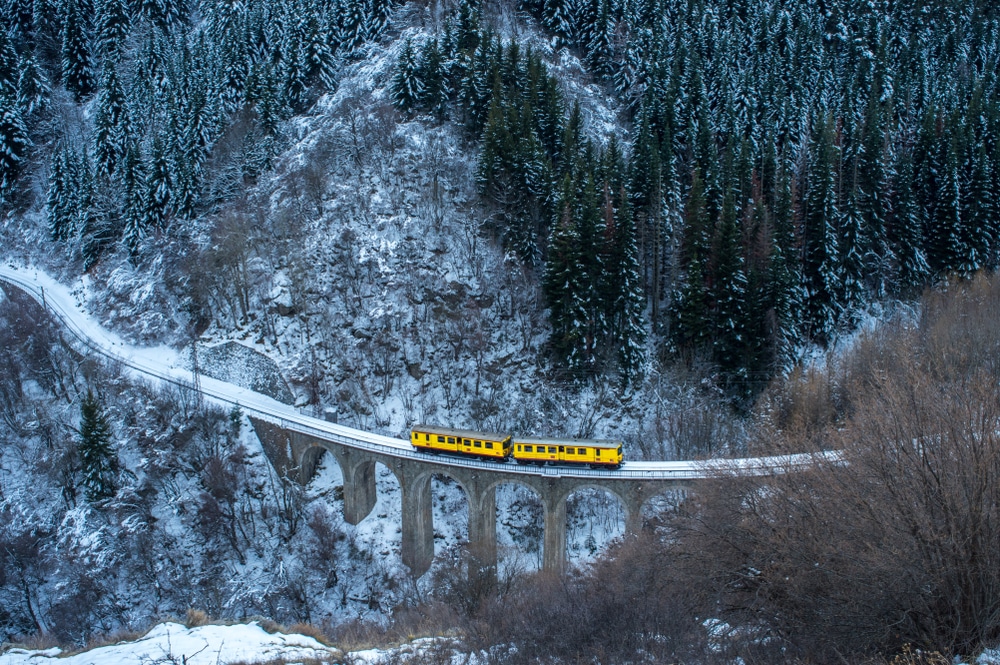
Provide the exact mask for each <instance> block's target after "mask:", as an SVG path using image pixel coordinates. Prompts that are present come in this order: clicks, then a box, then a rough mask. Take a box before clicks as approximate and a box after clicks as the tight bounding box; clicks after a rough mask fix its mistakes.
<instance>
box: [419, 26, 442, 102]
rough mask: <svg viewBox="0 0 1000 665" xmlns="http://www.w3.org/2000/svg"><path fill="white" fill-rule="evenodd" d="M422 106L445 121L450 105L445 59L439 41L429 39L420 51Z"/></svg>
mask: <svg viewBox="0 0 1000 665" xmlns="http://www.w3.org/2000/svg"><path fill="white" fill-rule="evenodd" d="M419 77H420V83H421V86H422V88H423V90H422V92H421V94H420V105H421V106H422V107H423V108H425V109H427V111H429V112H430V113H433V114H434V115H435V116H437V118H438V120H443V119H444V114H445V110H446V105H447V103H448V95H449V90H448V80H447V77H446V75H445V70H444V59H443V57H442V54H441V49H440V46H439V44H438V40H437V39H429V40H427V42H425V43H424V47H423V48H422V49H421V50H420V68H419Z"/></svg>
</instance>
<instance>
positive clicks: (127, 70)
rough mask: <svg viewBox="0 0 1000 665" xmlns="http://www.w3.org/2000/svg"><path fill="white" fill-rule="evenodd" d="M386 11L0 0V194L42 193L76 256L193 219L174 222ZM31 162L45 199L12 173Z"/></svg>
mask: <svg viewBox="0 0 1000 665" xmlns="http://www.w3.org/2000/svg"><path fill="white" fill-rule="evenodd" d="M390 10H391V5H390V3H389V0H363V1H362V0H359V1H358V2H353V1H352V2H341V1H340V0H281V1H280V2H270V1H269V2H261V1H258V0H248V1H244V0H236V1H232V2H214V1H207V0H206V1H205V2H198V3H196V2H190V3H189V2H186V1H185V0H131V1H130V0H96V2H94V1H92V0H8V1H5V2H4V3H3V5H2V7H0V19H2V20H3V22H4V27H5V29H4V30H0V141H2V143H3V145H2V149H0V175H2V182H0V196H2V201H3V203H4V204H5V205H6V206H14V207H18V208H21V209H28V208H30V207H31V206H33V205H44V207H45V211H46V218H47V221H48V225H49V232H50V235H51V238H52V240H53V241H56V242H59V243H63V244H64V245H65V251H66V253H67V254H69V255H71V256H73V257H74V258H78V259H80V260H82V264H83V267H84V269H89V268H90V267H91V266H93V265H94V264H95V263H96V262H97V261H98V260H99V259H100V258H101V256H102V255H104V254H105V253H107V252H108V251H110V250H117V249H124V250H126V251H128V252H130V253H131V254H132V256H133V258H135V257H136V256H137V254H138V253H139V252H140V250H141V248H142V246H143V243H144V241H145V240H146V239H147V238H148V237H163V236H164V235H167V236H174V237H176V236H183V235H184V234H185V233H190V231H189V229H188V228H186V225H185V222H187V221H190V220H193V219H195V218H197V217H198V216H200V215H203V214H205V213H207V212H211V211H213V210H215V209H217V208H218V206H219V205H220V204H221V203H223V202H225V201H226V200H227V199H229V198H231V197H232V196H233V195H234V194H235V193H236V192H237V191H238V189H239V188H240V187H241V186H243V185H245V184H246V183H248V182H252V181H253V179H254V178H256V177H257V176H258V175H259V174H260V173H262V172H263V171H264V170H266V169H267V168H268V167H269V165H270V160H271V159H272V157H273V156H274V155H275V154H276V151H277V149H278V145H279V143H280V142H279V141H278V139H279V138H280V136H279V134H280V128H279V125H280V122H281V121H282V120H284V119H286V118H289V117H290V116H292V115H293V114H295V113H299V112H302V111H304V110H306V109H307V108H308V107H309V106H310V105H311V104H312V103H313V102H314V101H315V99H316V98H317V96H318V95H319V94H320V93H322V92H324V91H326V90H329V89H331V88H332V87H333V86H334V85H335V80H336V73H337V70H338V68H339V66H340V63H341V62H342V61H343V59H344V58H345V57H349V56H350V55H352V54H353V53H355V51H356V50H357V49H358V48H359V47H361V46H362V45H363V44H364V43H365V42H366V40H369V39H371V38H374V37H377V36H379V35H380V34H382V32H383V31H384V30H385V28H386V26H387V24H388V21H389V17H390ZM84 107H85V108H88V109H89V110H90V114H89V117H86V116H82V115H81V114H80V113H79V109H80V108H84ZM32 147H34V148H35V150H34V151H32ZM46 161H47V162H48V163H47V165H46V166H47V168H38V163H39V162H41V163H42V164H45V162H46ZM33 166H34V167H35V169H34V170H35V171H36V172H42V173H47V181H48V186H47V197H46V200H44V201H35V200H32V193H31V192H30V191H29V190H28V189H27V188H18V186H17V183H18V178H22V183H23V182H24V181H25V180H27V179H28V177H29V174H30V172H31V171H32V167H33ZM42 177H44V176H42Z"/></svg>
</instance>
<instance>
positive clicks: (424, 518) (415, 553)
mask: <svg viewBox="0 0 1000 665" xmlns="http://www.w3.org/2000/svg"><path fill="white" fill-rule="evenodd" d="M0 282H4V283H7V284H11V285H13V286H14V287H16V288H18V289H21V290H23V291H24V293H26V294H28V295H29V296H31V297H32V298H34V299H35V300H36V301H38V302H39V303H40V304H41V305H42V307H44V308H45V309H46V310H47V311H48V312H50V313H51V314H52V315H53V316H55V317H56V319H57V320H59V321H60V322H61V323H62V324H63V325H64V326H65V328H66V330H67V332H68V333H69V335H71V336H72V337H75V338H76V339H77V340H78V341H79V343H80V345H81V349H88V350H89V351H90V352H93V353H96V354H98V355H100V356H103V357H106V358H110V359H112V360H114V361H116V362H118V363H120V364H121V365H122V366H123V367H127V368H129V369H130V370H132V371H134V372H137V373H139V374H141V375H143V376H146V377H152V378H154V379H156V380H159V381H161V382H163V383H164V384H175V385H180V386H183V387H185V388H186V389H193V390H197V391H198V392H199V393H200V394H201V395H202V396H203V397H205V398H208V399H210V400H213V401H214V402H216V403H218V404H223V405H230V406H233V405H235V406H239V407H241V408H242V409H244V410H245V412H246V413H247V415H248V417H249V418H250V421H251V423H252V424H253V427H254V429H255V431H256V433H257V436H258V438H259V439H260V441H261V443H262V444H263V447H264V451H265V453H266V454H267V456H268V457H269V459H270V461H271V463H272V464H273V465H274V468H275V469H276V470H277V471H278V472H279V473H281V474H283V475H284V476H286V477H288V478H291V479H293V480H296V481H298V482H301V483H305V482H308V480H309V479H310V478H311V477H312V476H313V474H314V473H315V471H316V467H317V464H318V463H319V460H320V458H321V457H322V456H323V453H324V452H326V451H329V452H330V454H331V455H332V456H333V458H334V459H336V460H337V463H338V464H339V465H340V469H341V472H342V474H343V478H344V488H343V489H344V519H345V520H346V521H347V522H348V523H350V524H357V523H358V522H360V521H361V520H363V519H364V518H365V516H367V515H368V513H370V512H371V510H372V508H373V507H374V505H375V500H376V498H377V497H376V487H375V465H376V464H377V463H378V464H383V465H385V466H386V467H388V468H389V469H390V470H391V471H392V473H393V474H394V475H395V476H396V479H397V480H398V481H399V485H400V488H401V490H402V504H403V505H402V508H403V510H402V521H403V523H402V537H403V540H402V558H403V563H405V564H406V565H407V566H408V567H409V568H410V572H411V573H412V574H413V575H414V576H415V577H419V576H421V575H423V574H424V573H425V572H427V570H428V568H430V565H431V562H432V560H433V558H434V528H433V526H434V525H433V516H432V511H431V499H432V496H431V491H430V490H431V479H432V478H433V476H435V475H442V476H446V477H448V478H451V479H452V480H454V481H455V482H457V483H458V484H459V485H461V487H462V489H463V490H465V496H466V498H467V500H468V504H469V544H470V551H471V552H472V553H473V554H474V555H475V556H476V557H477V558H478V559H479V561H480V562H481V563H482V564H485V565H495V563H496V488H497V487H498V486H499V485H502V484H507V483H513V484H519V485H522V486H524V487H528V488H529V489H531V490H533V491H534V492H535V493H536V494H537V495H538V496H539V498H540V499H541V503H542V506H543V508H544V514H545V534H544V540H543V548H544V549H543V568H544V569H545V570H549V571H556V572H557V571H562V570H563V568H564V567H565V560H566V501H567V499H568V498H569V496H570V495H571V494H572V493H573V492H575V491H577V490H580V489H584V488H598V489H601V490H605V491H607V492H610V493H611V494H613V495H614V496H616V497H618V500H619V501H620V503H621V505H622V507H623V509H624V512H625V530H626V533H629V532H631V533H635V532H636V531H638V529H639V528H640V527H641V524H642V507H643V505H644V504H645V503H646V502H647V501H648V500H649V499H650V498H652V497H654V496H658V495H661V494H665V493H667V492H670V491H673V490H678V489H687V488H689V487H691V486H692V484H694V483H696V482H698V481H700V480H702V481H703V480H704V479H707V478H718V477H719V473H720V472H723V473H726V474H730V473H734V474H737V475H775V474H782V473H789V472H794V471H796V470H800V469H808V468H813V467H814V465H815V463H816V461H817V459H818V458H819V459H825V460H826V461H833V462H837V463H842V462H843V459H842V456H841V453H840V452H838V451H828V452H825V453H800V454H796V455H784V456H777V457H756V458H745V459H734V460H712V461H708V462H631V461H630V462H627V463H626V464H625V466H624V467H623V468H622V469H620V470H617V471H608V470H595V469H585V468H566V467H545V468H537V467H522V466H518V465H515V464H498V463H496V462H485V461H481V460H476V459H460V458H456V457H444V456H441V457H434V456H429V455H426V454H424V453H418V452H416V451H415V450H414V449H413V448H412V446H410V444H409V442H408V441H403V440H399V439H393V438H391V437H386V436H381V435H378V434H374V433H371V432H364V431H361V430H356V429H352V428H348V427H344V426H340V425H336V424H334V423H328V422H326V421H323V420H319V419H316V418H310V417H308V416H304V415H302V414H301V413H299V412H298V411H297V410H296V409H295V408H294V407H291V406H289V405H287V404H282V403H280V402H277V401H275V400H273V399H271V398H269V397H267V396H265V395H261V394H259V393H256V392H253V391H251V390H248V389H245V388H242V387H240V386H235V385H233V384H230V383H226V382H224V381H219V380H216V379H212V378H210V377H203V376H198V375H197V374H194V373H192V371H191V370H190V369H188V368H186V367H185V366H183V363H182V362H179V359H178V358H176V357H171V353H166V354H165V353H164V351H163V349H162V348H139V347H134V346H131V345H128V344H125V343H123V341H122V340H120V339H119V338H117V337H116V336H115V335H114V334H112V333H110V332H108V331H106V330H104V329H103V328H102V327H100V326H98V325H95V323H94V322H93V321H92V320H91V319H90V318H89V317H88V316H87V315H86V314H84V313H83V312H82V311H81V310H80V308H79V306H78V304H77V303H76V298H75V297H74V295H73V293H72V292H71V291H70V290H69V289H68V288H66V287H64V286H63V285H60V284H59V283H57V282H55V281H54V280H52V279H51V278H49V277H48V276H47V275H44V273H41V272H40V271H38V270H34V269H30V270H29V269H27V268H19V267H15V266H8V265H4V264H2V263H0Z"/></svg>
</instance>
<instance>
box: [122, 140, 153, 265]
mask: <svg viewBox="0 0 1000 665" xmlns="http://www.w3.org/2000/svg"><path fill="white" fill-rule="evenodd" d="M119 171H120V180H121V186H122V198H123V204H124V205H123V209H122V226H123V229H122V239H123V241H124V242H125V246H126V247H127V248H128V251H129V255H130V256H132V257H135V256H137V255H138V252H139V246H140V244H141V243H142V239H143V238H144V237H145V235H146V229H145V196H144V194H145V191H144V185H145V173H144V172H143V168H142V162H141V161H140V155H139V146H138V145H137V144H136V143H135V142H134V141H131V142H129V144H128V147H127V148H126V150H125V156H124V159H123V160H122V166H121V169H120V170H119Z"/></svg>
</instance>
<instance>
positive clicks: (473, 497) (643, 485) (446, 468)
mask: <svg viewBox="0 0 1000 665" xmlns="http://www.w3.org/2000/svg"><path fill="white" fill-rule="evenodd" d="M250 421H251V423H252V424H253V427H254V430H255V431H256V433H257V436H258V438H259V439H260V441H261V443H262V444H263V446H264V450H265V452H266V453H267V455H268V457H269V458H270V460H271V463H272V464H273V465H274V467H275V468H276V469H277V470H278V472H279V473H282V474H284V475H285V476H286V477H289V478H291V479H292V480H295V481H298V482H300V483H303V484H304V483H306V482H308V481H309V479H310V478H312V476H313V474H314V473H315V471H316V466H317V464H318V462H319V460H320V458H321V457H322V455H323V453H324V452H329V453H330V454H331V455H332V456H333V458H334V459H336V460H337V463H338V464H339V465H340V470H341V473H342V474H343V478H344V520H345V521H346V522H348V523H349V524H357V523H358V522H360V521H361V520H363V519H364V518H365V517H366V516H367V515H368V514H369V513H370V512H371V510H372V508H373V507H374V506H375V500H376V498H377V497H376V489H375V464H376V463H380V464H383V465H385V466H386V467H388V468H389V469H390V470H391V471H392V473H393V474H394V475H395V476H396V479H397V480H398V481H399V486H400V489H401V492H402V508H403V510H402V515H403V524H402V558H403V563H404V564H406V566H407V567H409V569H410V572H411V573H412V574H413V576H414V577H419V576H421V575H423V574H424V573H425V572H427V569H428V568H430V565H431V561H432V560H433V558H434V528H433V517H432V514H431V499H432V496H431V491H430V485H431V478H432V477H433V476H435V475H442V476H447V477H448V478H451V479H452V480H454V481H455V482H457V483H458V484H459V485H460V486H461V487H462V489H463V490H464V491H465V496H466V499H467V500H468V504H469V550H470V552H472V553H473V554H474V555H475V556H476V557H477V559H478V560H479V562H480V563H481V564H482V565H486V566H495V565H496V556H497V539H496V526H497V525H496V488H497V486H499V485H501V484H505V483H515V484H520V485H523V486H525V487H528V488H530V489H532V490H533V491H534V492H535V493H536V494H537V495H538V497H539V498H540V499H541V503H542V507H543V509H544V515H545V535H544V540H543V551H542V555H543V559H542V561H543V563H542V567H543V569H544V570H548V571H553V572H561V571H562V570H563V568H564V566H565V561H566V501H567V499H568V498H569V496H570V495H571V494H572V493H573V492H575V491H577V490H579V489H584V488H599V489H602V490H606V491H608V492H610V493H611V494H613V495H615V496H616V497H618V499H619V501H620V502H621V505H622V507H623V508H624V511H625V531H626V533H635V532H636V531H638V529H639V528H641V526H642V507H643V504H645V502H646V501H647V500H648V499H650V498H652V497H654V496H657V495H660V494H664V493H666V492H668V491H671V490H676V489H684V488H687V487H689V484H690V483H691V480H690V479H665V478H655V477H649V478H647V477H642V476H637V477H636V476H633V477H629V476H626V475H624V474H623V473H622V472H621V471H618V472H607V471H605V472H601V471H591V470H589V469H580V470H574V469H566V468H556V467H545V468H535V467H521V466H515V465H513V464H497V463H496V462H478V461H476V462H470V461H466V460H462V463H461V464H456V460H455V458H454V457H447V456H441V457H438V456H432V455H427V454H424V453H413V454H412V455H407V456H400V455H399V454H396V453H395V451H393V450H391V449H389V450H386V451H384V452H383V451H378V450H370V449H359V448H357V447H354V446H352V445H351V443H350V442H340V441H337V440H335V437H331V436H324V435H323V433H322V432H316V433H314V434H309V433H303V432H301V431H299V430H300V428H295V429H292V428H289V427H282V425H281V424H276V423H273V422H269V421H267V420H262V419H260V418H256V417H253V416H251V417H250Z"/></svg>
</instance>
